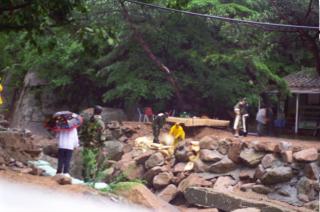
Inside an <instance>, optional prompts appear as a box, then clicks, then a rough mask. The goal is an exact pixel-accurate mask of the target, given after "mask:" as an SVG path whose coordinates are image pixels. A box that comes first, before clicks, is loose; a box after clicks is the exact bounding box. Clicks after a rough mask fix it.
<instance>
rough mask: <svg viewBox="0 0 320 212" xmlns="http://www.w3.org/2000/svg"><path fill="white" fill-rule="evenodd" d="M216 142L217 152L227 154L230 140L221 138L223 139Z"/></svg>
mask: <svg viewBox="0 0 320 212" xmlns="http://www.w3.org/2000/svg"><path fill="white" fill-rule="evenodd" d="M218 144H219V146H218V152H220V153H221V154H223V155H226V154H228V151H229V146H230V142H229V141H227V140H224V139H223V140H219V142H218Z"/></svg>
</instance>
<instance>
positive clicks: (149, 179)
mask: <svg viewBox="0 0 320 212" xmlns="http://www.w3.org/2000/svg"><path fill="white" fill-rule="evenodd" d="M166 171H169V168H168V167H167V166H155V167H153V168H151V169H149V170H148V171H146V172H145V173H144V175H143V177H142V178H143V179H144V180H146V181H147V182H148V183H150V184H151V183H152V181H153V178H154V176H156V175H157V174H159V173H161V172H166Z"/></svg>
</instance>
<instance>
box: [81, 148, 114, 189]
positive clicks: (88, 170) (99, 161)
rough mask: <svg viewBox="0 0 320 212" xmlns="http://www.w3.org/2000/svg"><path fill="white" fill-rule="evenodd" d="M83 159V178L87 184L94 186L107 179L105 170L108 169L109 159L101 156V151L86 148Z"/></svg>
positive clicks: (83, 151)
mask: <svg viewBox="0 0 320 212" xmlns="http://www.w3.org/2000/svg"><path fill="white" fill-rule="evenodd" d="M82 157H83V167H84V170H83V177H84V181H85V182H90V183H92V185H93V186H94V184H95V183H96V182H99V181H101V180H104V179H105V178H106V177H107V173H106V172H105V170H106V169H107V168H108V164H107V162H106V161H107V158H104V157H102V156H101V153H100V152H99V149H92V148H84V149H83V150H82Z"/></svg>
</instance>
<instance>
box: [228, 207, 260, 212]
mask: <svg viewBox="0 0 320 212" xmlns="http://www.w3.org/2000/svg"><path fill="white" fill-rule="evenodd" d="M260 211H261V210H260V209H258V208H241V209H236V210H233V211H231V212H260Z"/></svg>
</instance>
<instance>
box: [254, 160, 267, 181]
mask: <svg viewBox="0 0 320 212" xmlns="http://www.w3.org/2000/svg"><path fill="white" fill-rule="evenodd" d="M265 173H266V170H265V169H264V168H263V166H262V165H261V164H259V166H258V167H257V168H256V170H255V173H254V178H256V179H260V178H261V177H262V176H263V175H264V174H265Z"/></svg>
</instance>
